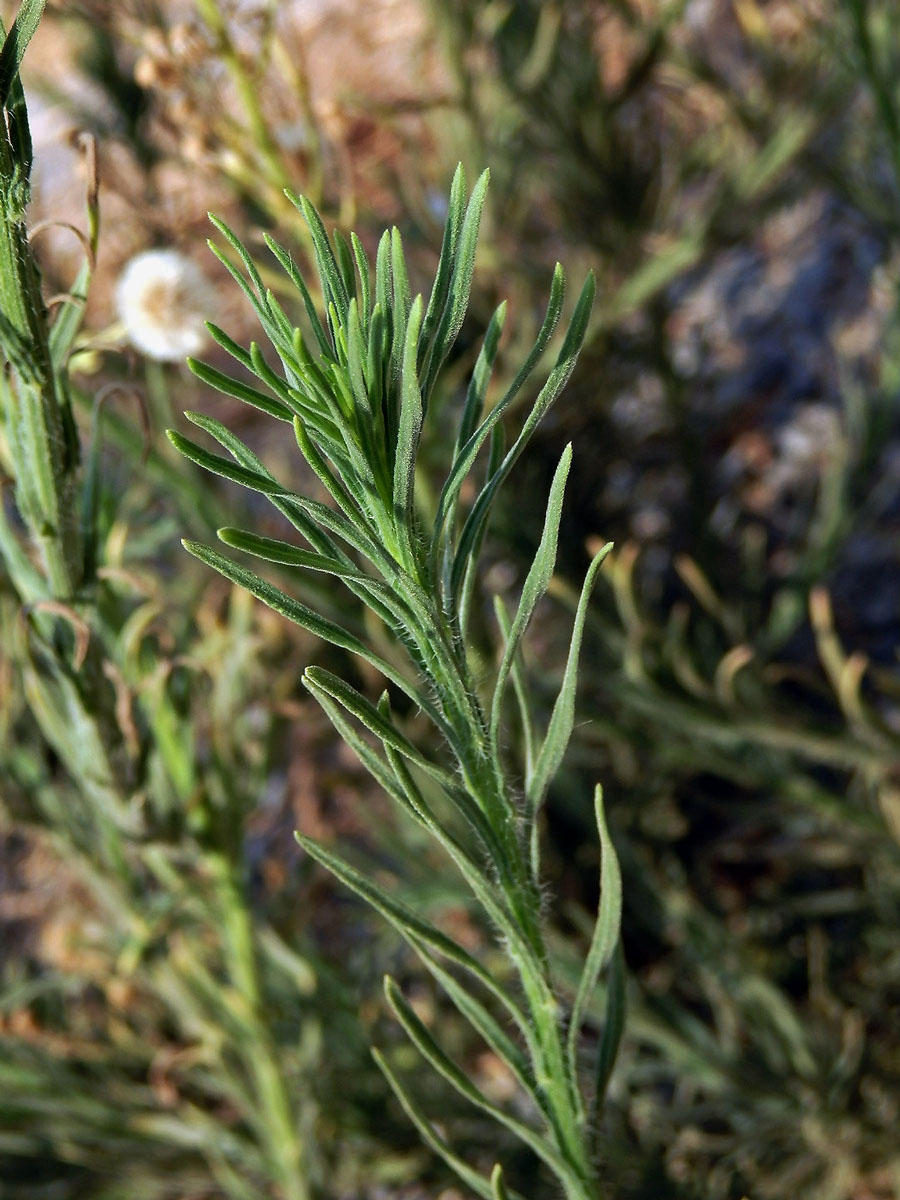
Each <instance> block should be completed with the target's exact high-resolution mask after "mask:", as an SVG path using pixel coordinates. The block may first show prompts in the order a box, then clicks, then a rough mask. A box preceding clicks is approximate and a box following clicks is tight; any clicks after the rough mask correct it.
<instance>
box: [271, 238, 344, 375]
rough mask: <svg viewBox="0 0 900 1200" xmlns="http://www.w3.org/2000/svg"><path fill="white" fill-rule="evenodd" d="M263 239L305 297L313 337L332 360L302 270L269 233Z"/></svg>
mask: <svg viewBox="0 0 900 1200" xmlns="http://www.w3.org/2000/svg"><path fill="white" fill-rule="evenodd" d="M263 239H264V240H265V243H266V245H267V246H268V248H269V250H270V251H271V252H272V254H273V255H274V256H275V258H277V259H278V262H279V263H280V265H281V267H282V270H283V271H284V272H285V274H286V275H287V276H288V278H289V279H290V281H291V283H293V285H294V287H295V288H296V289H297V291H298V292H299V293H300V295H301V296H302V297H303V307H304V308H305V309H306V315H307V317H308V318H309V324H310V327H311V328H312V331H313V335H314V337H315V339H316V341H317V343H318V345H319V350H320V351H321V353H322V354H323V356H324V357H326V358H330V357H331V354H332V346H331V343H330V342H329V340H328V335H327V334H326V332H325V328H324V326H323V325H322V322H321V320H320V319H319V314H318V312H317V311H316V306H315V304H314V303H313V298H312V296H311V295H310V294H309V288H308V287H307V286H306V280H305V279H304V278H303V276H302V274H301V273H300V268H299V267H298V266H297V264H296V263H295V262H294V260H293V258H291V256H290V254H289V253H288V252H287V250H285V248H284V246H282V245H280V243H278V242H276V241H275V239H274V238H273V237H271V236H270V235H269V234H268V233H264V234H263Z"/></svg>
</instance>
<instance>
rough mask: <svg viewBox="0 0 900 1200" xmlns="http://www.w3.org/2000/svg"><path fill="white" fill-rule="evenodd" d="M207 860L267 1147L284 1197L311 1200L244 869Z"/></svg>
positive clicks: (214, 857) (221, 858) (217, 857)
mask: <svg viewBox="0 0 900 1200" xmlns="http://www.w3.org/2000/svg"><path fill="white" fill-rule="evenodd" d="M208 864H209V867H210V869H211V871H212V873H213V877H214V880H215V883H216V887H217V890H218V894H219V899H220V904H221V909H222V920H223V930H222V933H223V940H224V946H225V954H226V958H227V961H228V968H229V971H230V973H231V976H232V979H233V981H234V984H235V986H236V987H237V989H238V991H239V993H240V995H241V997H242V999H243V1001H244V1004H245V1006H246V1009H247V1018H248V1024H249V1026H250V1027H251V1028H252V1029H253V1030H254V1034H255V1037H254V1040H253V1042H252V1044H251V1045H249V1046H247V1047H243V1048H242V1050H243V1053H244V1056H245V1061H246V1063H247V1068H248V1070H249V1072H250V1075H251V1078H252V1080H253V1088H254V1091H255V1093H256V1098H257V1100H258V1102H259V1106H260V1118H259V1128H260V1129H261V1132H262V1137H263V1138H264V1140H265V1143H266V1144H267V1146H268V1151H269V1156H270V1159H271V1161H272V1165H273V1168H274V1170H275V1171H276V1173H277V1176H278V1183H279V1185H280V1188H281V1192H282V1196H283V1198H284V1200H309V1197H310V1190H309V1184H308V1181H307V1174H306V1154H305V1151H304V1147H303V1143H302V1141H301V1139H300V1136H299V1132H298V1128H297V1119H296V1116H295V1114H294V1112H293V1109H292V1107H291V1102H290V1098H289V1094H288V1087H287V1084H286V1082H285V1078H284V1075H283V1073H282V1070H281V1066H280V1063H279V1061H278V1056H277V1053H276V1050H275V1047H274V1044H273V1042H272V1038H271V1036H270V1034H269V1031H268V1029H267V1027H266V1023H265V1017H264V1013H265V1003H264V997H263V993H262V987H261V984H260V976H259V964H258V962H257V957H256V946H255V943H254V931H253V920H252V917H251V915H250V912H249V910H248V907H247V898H246V893H245V890H244V887H243V885H242V881H241V879H240V870H239V867H238V866H237V864H236V863H235V862H234V861H233V859H231V858H229V857H226V856H225V855H224V854H219V853H216V854H210V855H209V856H208Z"/></svg>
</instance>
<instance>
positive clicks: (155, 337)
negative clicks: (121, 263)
mask: <svg viewBox="0 0 900 1200" xmlns="http://www.w3.org/2000/svg"><path fill="white" fill-rule="evenodd" d="M213 303H214V293H213V290H212V288H211V286H210V284H209V282H208V280H207V279H206V276H205V275H204V274H203V272H202V271H201V270H200V268H199V267H198V266H197V265H196V263H193V262H191V260H190V259H189V258H185V257H184V255H183V254H179V253H178V252H177V251H176V250H148V251H146V252H145V253H143V254H138V255H137V256H136V257H135V258H132V259H131V261H130V262H128V263H127V264H126V266H125V269H124V271H123V272H122V274H121V276H120V278H119V282H118V284H117V285H116V308H117V310H118V313H119V317H120V318H121V320H122V322H123V324H124V325H125V330H126V333H127V335H128V340H129V341H130V342H131V344H132V345H133V346H135V347H136V348H137V349H138V350H140V351H141V352H142V353H143V354H146V355H147V356H148V357H149V358H156V359H159V360H160V361H162V362H177V361H179V360H180V359H183V358H186V357H187V356H188V355H192V354H198V353H199V352H200V351H201V350H202V349H203V346H204V345H205V343H206V340H207V335H206V328H205V326H204V323H203V322H204V320H205V318H206V317H207V316H210V315H211V311H212V307H213Z"/></svg>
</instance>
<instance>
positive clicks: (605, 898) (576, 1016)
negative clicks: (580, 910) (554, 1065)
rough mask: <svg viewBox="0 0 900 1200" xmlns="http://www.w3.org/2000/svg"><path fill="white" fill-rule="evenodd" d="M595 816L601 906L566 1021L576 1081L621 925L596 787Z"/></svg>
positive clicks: (615, 872)
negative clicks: (584, 1028) (584, 1033)
mask: <svg viewBox="0 0 900 1200" xmlns="http://www.w3.org/2000/svg"><path fill="white" fill-rule="evenodd" d="M594 814H595V816H596V819H597V831H598V833H599V834H600V903H599V906H598V910H597V920H596V923H595V924H594V933H593V936H592V937H591V945H590V948H589V950H588V953H587V957H586V958H585V960H584V967H583V968H582V972H581V978H580V979H579V981H578V990H577V991H576V993H575V1001H574V1003H573V1005H572V1014H571V1017H570V1019H569V1033H568V1044H567V1048H566V1049H567V1053H568V1056H569V1070H570V1071H571V1074H572V1078H573V1079H577V1078H578V1041H579V1038H580V1036H581V1024H582V1021H583V1019H584V1013H585V1010H586V1009H587V1006H588V1002H589V1001H590V998H591V996H592V994H593V992H594V988H595V987H596V986H597V980H598V979H599V978H600V976H601V974H602V973H603V972H604V971H605V970H606V968H607V967H608V966H609V963H610V960H611V959H612V956H613V954H614V952H615V949H616V945H617V944H618V941H619V930H620V928H621V925H622V872H621V870H620V869H619V860H618V858H617V857H616V851H615V847H614V846H613V844H612V839H611V838H610V836H609V830H608V828H607V825H606V814H605V813H604V811H603V788H602V787H601V786H600V785H599V784H598V785H597V787H596V788H595V789H594Z"/></svg>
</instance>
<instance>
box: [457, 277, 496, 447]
mask: <svg viewBox="0 0 900 1200" xmlns="http://www.w3.org/2000/svg"><path fill="white" fill-rule="evenodd" d="M505 321H506V301H505V300H503V301H502V302H501V303H500V304H498V305H497V307H496V309H495V310H494V313H493V316H492V317H491V319H490V322H489V323H488V327H487V331H486V333H485V335H484V341H483V342H482V344H481V350H480V351H479V352H478V358H477V360H476V362H475V369H474V370H473V372H472V378H471V380H470V381H469V387H468V389H467V391H466V403H465V407H464V409H463V415H462V421H461V422H460V426H459V436H458V437H457V440H456V454H459V452H460V450H461V449H462V448H463V446H464V445H465V444H466V442H467V441H468V440H469V438H470V437H471V436H472V434H473V433H474V432H475V430H476V429H477V427H478V422H479V421H480V420H481V417H482V413H483V412H484V402H485V398H486V397H487V390H488V384H489V383H490V382H491V375H492V373H493V370H494V363H495V362H496V359H497V351H498V350H499V348H500V335H501V334H502V333H503V325H504V322H505Z"/></svg>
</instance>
